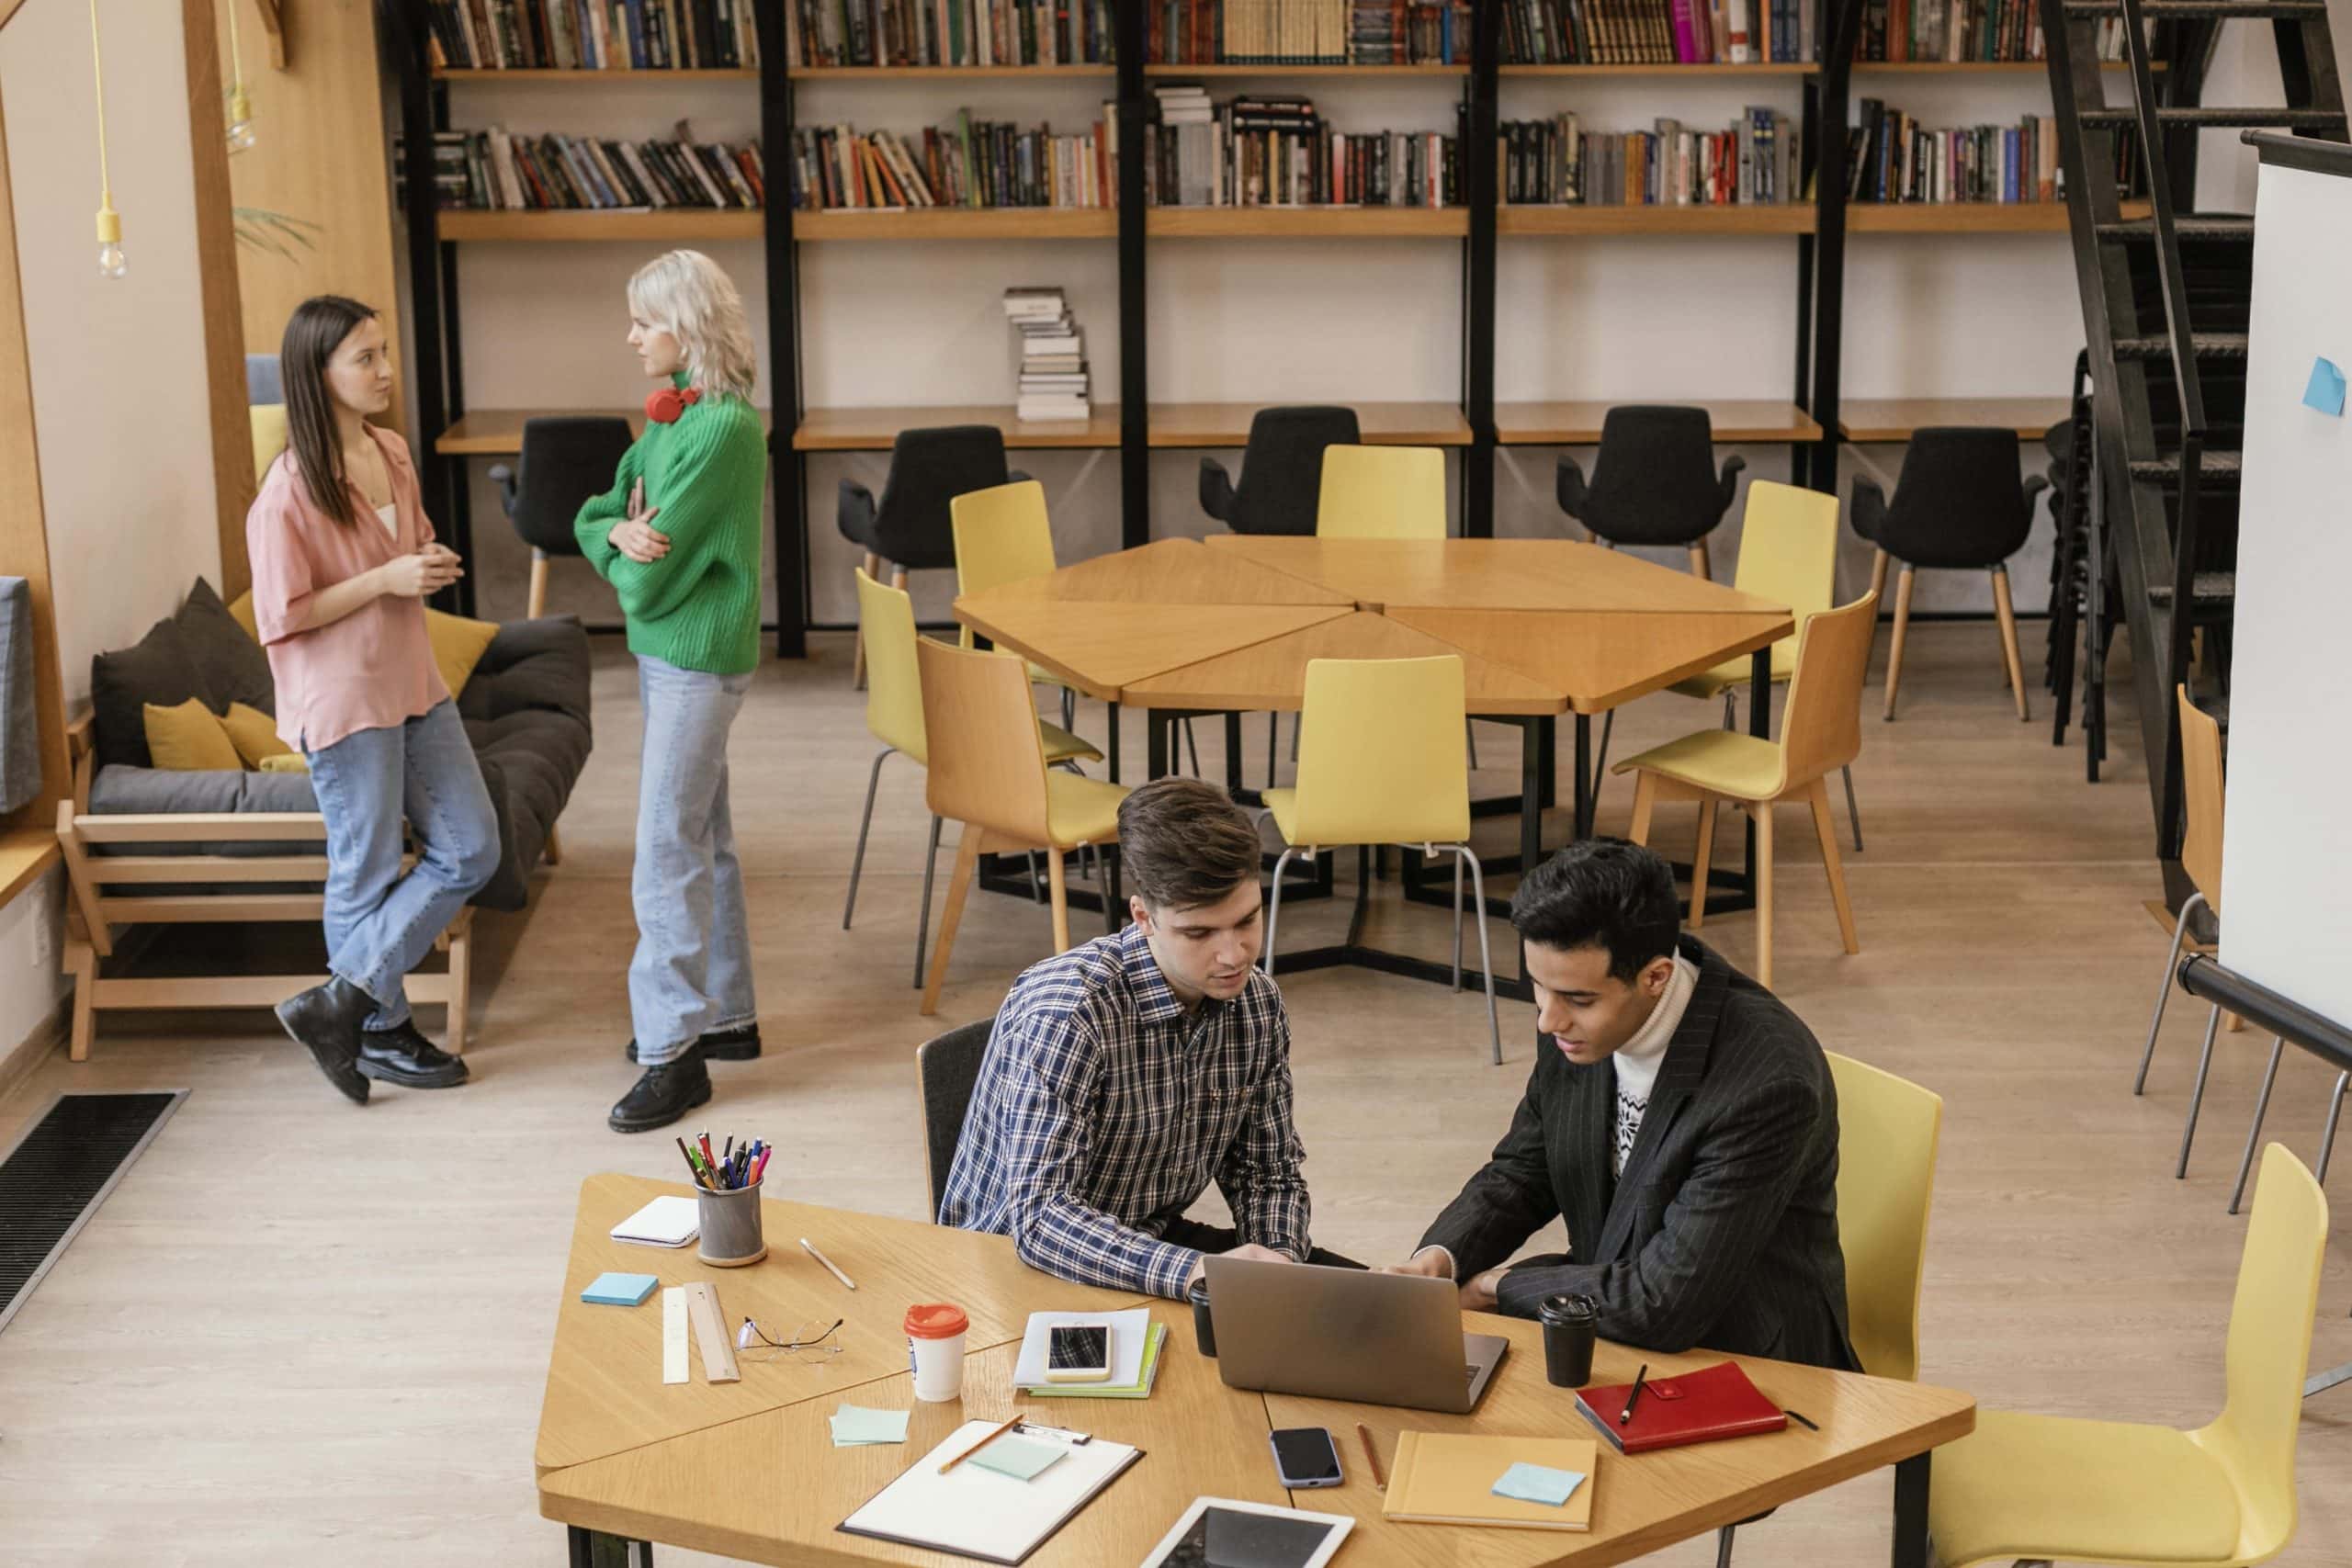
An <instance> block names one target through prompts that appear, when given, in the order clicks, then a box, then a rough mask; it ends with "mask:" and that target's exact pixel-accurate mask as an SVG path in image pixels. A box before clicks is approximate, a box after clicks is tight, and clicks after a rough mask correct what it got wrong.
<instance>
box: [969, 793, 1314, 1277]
mask: <svg viewBox="0 0 2352 1568" xmlns="http://www.w3.org/2000/svg"><path fill="white" fill-rule="evenodd" d="M1119 862H1120V866H1121V868H1122V870H1123V871H1124V872H1125V874H1126V876H1127V877H1128V878H1129V879H1130V882H1131V884H1132V886H1133V887H1134V888H1135V895H1134V897H1131V898H1130V899H1129V901H1128V908H1129V912H1130V913H1131V914H1133V916H1134V917H1135V919H1134V923H1133V924H1131V925H1129V926H1128V927H1126V929H1125V930H1124V931H1121V932H1120V933H1119V934H1118V935H1116V936H1106V937H1098V938H1096V939H1095V940H1094V941H1092V942H1088V943H1087V944H1086V945H1084V946H1083V947H1078V948H1073V949H1072V950H1070V951H1069V952H1068V953H1063V954H1061V955H1060V956H1059V957H1057V958H1050V959H1047V960H1046V962H1045V963H1043V964H1037V965H1036V966H1035V967H1034V968H1032V969H1030V970H1029V971H1028V972H1027V973H1025V974H1023V976H1021V978H1020V979H1019V980H1017V981H1016V982H1014V984H1013V987H1012V994H1011V995H1009V996H1007V997H1006V998H1005V999H1004V1006H1003V1007H1002V1008H1001V1009H1000V1010H998V1012H997V1015H996V1029H995V1032H994V1033H993V1034H992V1035H991V1036H990V1037H989V1049H988V1055H987V1056H986V1057H985V1058H984V1059H983V1060H982V1062H981V1064H980V1074H979V1079H978V1083H977V1084H976V1085H975V1086H974V1088H973V1090H972V1102H971V1109H970V1110H969V1111H967V1113H966V1115H965V1118H964V1133H963V1137H962V1139H961V1141H960V1142H959V1143H958V1144H957V1145H956V1163H955V1166H954V1167H953V1168H951V1169H950V1170H949V1172H948V1177H947V1196H946V1198H945V1200H944V1201H943V1202H942V1203H941V1205H940V1210H939V1223H940V1224H947V1225H959V1226H962V1227H963V1228H964V1229H967V1230H978V1231H993V1232H995V1233H997V1234H998V1235H1010V1236H1011V1237H1012V1241H1013V1246H1014V1247H1015V1248H1016V1249H1017V1250H1018V1251H1019V1253H1020V1255H1021V1259H1022V1261H1023V1262H1024V1263H1027V1264H1028V1265H1029V1266H1030V1267H1031V1268H1033V1269H1043V1270H1045V1271H1046V1273H1049V1274H1056V1275H1059V1276H1060V1277H1061V1278H1063V1279H1066V1280H1077V1281H1079V1282H1080V1283H1081V1284H1088V1285H1103V1286H1109V1287H1112V1288H1114V1289H1121V1290H1130V1291H1141V1292H1149V1293H1151V1294H1153V1295H1159V1296H1169V1297H1178V1296H1182V1294H1183V1293H1184V1292H1185V1290H1186V1288H1187V1287H1188V1286H1189V1285H1190V1284H1191V1283H1192V1281H1193V1280H1195V1279H1197V1278H1199V1276H1200V1274H1201V1272H1202V1262H1201V1259H1202V1257H1203V1256H1204V1254H1206V1253H1212V1252H1215V1253H1222V1254H1226V1255H1227V1256H1230V1257H1234V1258H1257V1259H1261V1260H1265V1261H1273V1262H1297V1261H1300V1260H1302V1259H1303V1260H1306V1261H1308V1262H1314V1263H1324V1264H1346V1263H1347V1262H1348V1260H1347V1259H1345V1258H1338V1257H1335V1256H1333V1255H1331V1254H1329V1253H1322V1252H1318V1251H1316V1250H1314V1249H1313V1248H1312V1247H1311V1246H1310V1244H1309V1242H1308V1240H1307V1216H1308V1207H1307V1199H1306V1179H1305V1178H1304V1177H1302V1176H1301V1175H1300V1174H1299V1166H1300V1164H1301V1162H1302V1161H1303V1160H1304V1159H1305V1158H1306V1150H1305V1148H1303V1147H1302V1146H1301V1145H1300V1144H1299V1141H1298V1134H1297V1132H1296V1130H1295V1128H1294V1127H1293V1126H1292V1124H1291V1079H1290V1022H1289V1020H1288V1018H1287V1017H1286V1016H1285V1015H1284V1013H1283V998H1282V993H1281V992H1280V991H1279V990H1277V989H1276V988H1275V986H1274V983H1273V981H1272V979H1270V978H1269V977H1268V976H1266V975H1264V974H1263V973H1261V971H1260V970H1259V969H1258V967H1257V962H1258V954H1259V952H1260V950H1261V947H1262V946H1263V943H1264V941H1265V930H1264V924H1263V920H1262V907H1261V895H1260V891H1259V886H1258V875H1259V846H1258V834H1257V830H1256V829H1255V828H1253V827H1252V826H1251V824H1250V818H1248V816H1246V815H1245V814H1244V813H1243V812H1242V811H1241V810H1240V808H1239V807H1236V806H1235V805H1234V804H1233V802H1232V801H1231V800H1230V799H1228V798H1227V796H1226V795H1225V792H1224V791H1222V790H1220V789H1217V788H1216V787H1215V786H1213V785H1210V784H1203V783H1201V782H1200V781H1198V780H1195V779H1179V778H1169V779H1159V780H1155V781H1154V782H1152V783H1150V784H1145V785H1144V786H1143V787H1142V788H1140V789H1138V790H1136V792H1135V793H1134V794H1132V795H1129V796H1128V797H1127V799H1126V801H1125V803H1124V804H1123V805H1122V806H1121V807H1120V808H1119ZM1212 1180H1214V1181H1215V1182H1216V1185H1217V1189H1218V1190H1219V1191H1221V1192H1223V1193H1224V1195H1225V1200H1226V1202H1227V1204H1228V1205H1229V1206H1230V1207H1231V1209H1232V1211H1233V1219H1234V1224H1233V1227H1232V1228H1231V1229H1226V1228H1224V1227H1221V1226H1212V1225H1205V1224H1198V1223H1196V1222H1194V1221H1193V1220H1191V1219H1188V1218H1186V1217H1185V1213H1184V1211H1185V1210H1187V1209H1188V1208H1190V1207H1191V1206H1192V1205H1193V1202H1194V1201H1195V1200H1197V1199H1198V1198H1199V1197H1200V1195H1201V1194H1202V1193H1203V1192H1204V1191H1205V1190H1207V1189H1208V1185H1209V1183H1210V1182H1211V1181H1212Z"/></svg>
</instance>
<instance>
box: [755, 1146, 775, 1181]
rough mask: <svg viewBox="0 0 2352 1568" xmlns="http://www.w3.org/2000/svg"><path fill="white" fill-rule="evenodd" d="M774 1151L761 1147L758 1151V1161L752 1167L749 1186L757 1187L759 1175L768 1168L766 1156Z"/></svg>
mask: <svg viewBox="0 0 2352 1568" xmlns="http://www.w3.org/2000/svg"><path fill="white" fill-rule="evenodd" d="M774 1153H775V1150H774V1149H762V1150H761V1151H760V1157H759V1162H758V1163H757V1164H755V1165H753V1166H752V1179H751V1182H750V1185H751V1186H753V1187H757V1186H758V1185H759V1184H760V1176H761V1174H762V1173H763V1172H764V1171H765V1170H766V1169H767V1168H768V1156H770V1155H772V1154H774Z"/></svg>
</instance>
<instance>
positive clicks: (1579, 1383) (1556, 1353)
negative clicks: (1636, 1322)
mask: <svg viewBox="0 0 2352 1568" xmlns="http://www.w3.org/2000/svg"><path fill="white" fill-rule="evenodd" d="M1536 1316H1538V1317H1539V1318H1541V1319H1542V1320H1543V1323H1544V1376H1545V1377H1546V1378H1548V1379H1549V1380H1550V1381H1551V1382H1552V1385H1553V1386H1554V1387H1555V1388H1582V1387H1584V1386H1585V1385H1586V1384H1587V1383H1589V1382H1592V1347H1593V1341H1594V1340H1595V1338H1597V1337H1598V1336H1599V1333H1600V1307H1599V1306H1598V1305H1597V1304H1595V1303H1594V1302H1593V1299H1592V1298H1591V1297H1590V1296H1575V1295H1551V1296H1545V1297H1544V1300H1543V1303H1542V1304H1540V1305H1539V1306H1538V1307H1537V1308H1536Z"/></svg>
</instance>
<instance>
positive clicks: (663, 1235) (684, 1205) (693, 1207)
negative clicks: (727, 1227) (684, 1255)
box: [613, 1198, 702, 1247]
mask: <svg viewBox="0 0 2352 1568" xmlns="http://www.w3.org/2000/svg"><path fill="white" fill-rule="evenodd" d="M701 1229H702V1209H701V1206H700V1205H699V1204H697V1203H696V1202H695V1201H694V1200H693V1199H692V1198H656V1199H655V1200H653V1201H651V1202H650V1203H648V1204H647V1205H645V1207H644V1208H642V1209H639V1211H638V1212H637V1213H634V1214H631V1215H630V1216H629V1217H628V1219H625V1220H623V1221H622V1222H621V1223H620V1224H616V1225H615V1226H614V1227H613V1239H614V1240H615V1241H628V1242H635V1243H637V1244H638V1245H639V1246H640V1247H684V1246H685V1245H686V1243H688V1242H690V1241H692V1240H694V1238H695V1235H697V1234H698V1233H699V1232H700V1231H701Z"/></svg>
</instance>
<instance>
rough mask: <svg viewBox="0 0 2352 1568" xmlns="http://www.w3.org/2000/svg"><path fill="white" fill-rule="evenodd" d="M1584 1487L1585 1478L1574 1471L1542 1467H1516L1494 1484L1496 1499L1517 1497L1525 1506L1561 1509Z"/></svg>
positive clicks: (1531, 1465)
mask: <svg viewBox="0 0 2352 1568" xmlns="http://www.w3.org/2000/svg"><path fill="white" fill-rule="evenodd" d="M1583 1484H1584V1477H1583V1476H1581V1475H1578V1474H1577V1472H1575V1471H1573V1470H1554V1469H1552V1468H1550V1467H1549V1466H1547V1465H1541V1464H1515V1465H1512V1466H1511V1467H1510V1469H1509V1470H1506V1471H1504V1472H1503V1477H1502V1479H1501V1480H1500V1481H1498V1482H1496V1483H1495V1495H1496V1496H1498V1497H1516V1498H1518V1499H1519V1500H1520V1501H1521V1502H1522V1503H1549V1504H1550V1505H1551V1506H1554V1507H1555V1508H1556V1507H1558V1506H1560V1505H1561V1504H1563V1503H1566V1501H1567V1500H1568V1499H1569V1498H1571V1497H1573V1496H1575V1495H1576V1492H1577V1487H1579V1486H1581V1485H1583Z"/></svg>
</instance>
